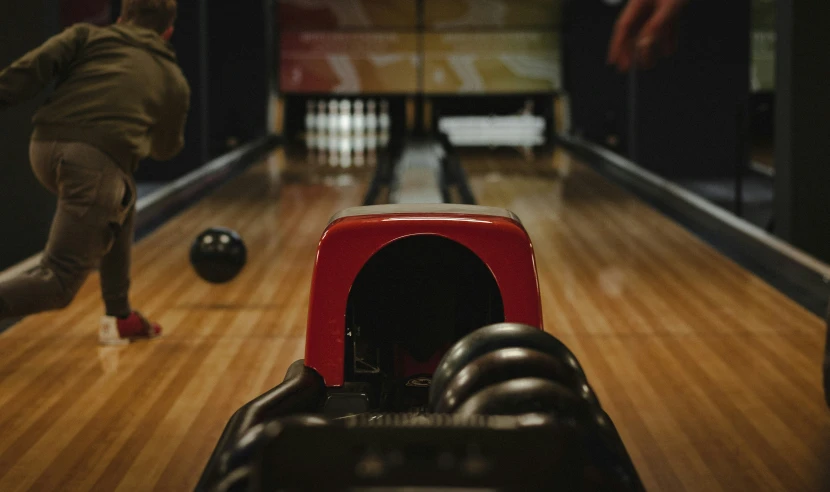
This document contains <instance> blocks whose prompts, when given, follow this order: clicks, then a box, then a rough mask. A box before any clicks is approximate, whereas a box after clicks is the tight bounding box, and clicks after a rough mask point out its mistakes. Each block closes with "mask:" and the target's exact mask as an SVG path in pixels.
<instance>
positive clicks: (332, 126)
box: [328, 100, 340, 133]
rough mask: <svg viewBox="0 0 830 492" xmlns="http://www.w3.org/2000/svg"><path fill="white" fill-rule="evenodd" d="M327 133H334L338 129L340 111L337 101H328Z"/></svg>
mask: <svg viewBox="0 0 830 492" xmlns="http://www.w3.org/2000/svg"><path fill="white" fill-rule="evenodd" d="M328 127H329V133H334V132H336V131H337V129H338V128H339V127H340V111H339V105H338V104H337V101H334V100H332V101H329V122H328Z"/></svg>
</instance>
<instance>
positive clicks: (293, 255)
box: [0, 152, 366, 492]
mask: <svg viewBox="0 0 830 492" xmlns="http://www.w3.org/2000/svg"><path fill="white" fill-rule="evenodd" d="M287 161H288V162H287V163H286V158H285V155H284V154H283V153H282V152H277V153H275V154H273V155H271V156H270V157H269V158H268V159H266V160H264V161H263V162H261V163H259V164H257V165H255V166H253V167H252V168H251V169H250V170H248V171H247V172H246V173H245V174H244V175H241V176H240V177H238V178H236V179H234V180H232V181H231V182H229V183H228V184H226V185H225V186H224V187H223V188H222V189H220V190H219V191H218V192H216V193H215V194H213V195H212V196H210V197H208V198H206V199H204V200H203V201H201V202H199V203H198V204H196V205H195V206H194V207H192V208H191V209H189V210H187V211H186V212H184V213H182V214H181V215H179V216H177V217H175V218H173V219H172V220H171V221H170V222H168V223H167V224H165V225H164V226H163V227H161V228H160V229H158V230H157V231H155V232H154V233H153V234H152V235H150V236H149V237H147V238H145V239H144V240H142V241H141V242H139V243H138V244H137V246H136V248H135V255H134V265H133V272H134V273H133V274H134V278H133V290H132V302H133V304H134V307H136V308H138V309H140V310H142V311H144V312H145V313H146V314H147V315H148V316H150V317H152V318H155V319H158V320H159V321H160V322H161V323H162V324H163V326H164V328H165V330H166V335H165V336H164V337H163V338H161V339H159V340H155V341H152V342H142V343H136V344H133V345H131V346H129V347H123V348H99V346H98V345H97V327H98V320H99V316H100V314H101V309H102V308H101V302H100V300H99V291H98V277H97V275H96V276H94V277H91V278H90V279H89V280H88V281H87V282H86V284H85V285H84V287H83V289H82V291H81V292H80V294H79V296H78V297H77V299H76V301H75V302H74V303H73V304H72V306H71V307H70V308H68V309H67V310H66V311H62V312H56V313H48V314H42V315H38V316H33V317H30V318H27V319H26V320H24V321H23V322H21V323H20V324H18V325H16V326H14V327H12V328H11V329H10V330H9V331H7V332H5V333H3V334H2V335H0V354H2V357H0V408H2V412H0V436H2V438H0V490H2V491H4V492H12V491H18V490H37V491H48V490H107V491H115V490H119V491H127V490H141V491H146V490H176V491H181V490H192V489H193V487H194V486H195V485H196V482H197V481H198V479H199V476H200V474H201V472H202V469H203V467H204V465H205V463H206V462H207V459H208V457H209V456H210V454H211V453H212V451H213V448H214V446H215V445H216V442H217V439H218V438H219V435H220V434H221V432H222V430H223V428H224V426H225V424H226V423H227V420H228V418H230V416H231V415H232V414H233V412H234V411H235V410H236V409H238V408H239V407H240V406H242V405H243V404H245V403H246V402H248V401H250V400H251V399H252V398H254V397H256V396H258V395H260V394H261V393H262V392H264V391H265V390H267V389H269V388H271V387H273V386H274V385H276V384H278V383H280V382H281V381H282V379H283V376H284V374H285V371H286V369H287V367H288V365H289V364H290V363H291V362H293V361H295V360H297V359H300V358H302V355H303V347H304V336H305V331H304V330H305V322H306V314H307V313H306V310H307V306H308V292H309V288H310V278H311V273H312V268H313V262H314V257H315V251H316V246H317V242H318V240H319V239H320V234H321V233H322V231H323V228H324V227H325V225H326V224H327V221H328V219H329V218H330V217H331V215H333V214H334V213H335V212H337V211H339V210H341V209H343V208H346V207H350V206H355V205H359V204H360V203H361V202H362V199H363V195H364V193H365V188H366V183H365V182H366V180H365V179H363V178H362V177H360V176H358V177H356V178H354V179H351V180H349V179H346V180H345V181H344V179H341V178H342V177H343V176H346V175H347V174H348V173H345V174H344V173H342V172H341V173H339V174H338V175H337V176H335V177H336V178H337V179H334V180H333V181H332V179H329V180H321V181H320V182H319V183H317V184H312V183H307V182H296V183H295V182H287V181H286V182H282V183H281V182H280V178H279V177H280V176H282V175H287V174H290V173H288V171H289V170H291V169H294V170H298V169H301V168H302V166H303V165H304V164H303V162H302V161H301V160H296V159H293V158H291V159H287ZM332 176H334V174H332V175H331V176H329V178H332ZM213 225H224V226H228V227H231V228H233V229H236V230H238V231H239V232H240V233H241V235H242V236H243V237H244V239H245V241H246V244H247V246H248V254H249V263H248V265H247V267H246V268H245V269H244V270H243V272H242V273H241V275H240V276H239V277H238V278H237V279H236V280H235V281H233V282H231V283H229V284H226V285H221V286H213V285H209V284H207V283H205V282H203V281H201V280H200V279H199V278H198V277H196V275H195V274H194V273H193V272H192V269H191V268H190V265H189V262H188V253H189V248H190V244H191V241H192V240H193V238H195V237H196V235H197V233H198V232H199V231H201V230H202V229H204V228H206V227H208V226H213Z"/></svg>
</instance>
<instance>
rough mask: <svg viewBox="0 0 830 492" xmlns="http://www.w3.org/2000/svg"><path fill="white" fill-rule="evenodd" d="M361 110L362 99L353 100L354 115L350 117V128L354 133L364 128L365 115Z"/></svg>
mask: <svg viewBox="0 0 830 492" xmlns="http://www.w3.org/2000/svg"><path fill="white" fill-rule="evenodd" d="M363 111H364V107H363V101H362V100H360V99H358V100H357V101H355V102H354V117H353V118H352V128H353V129H354V132H355V134H356V135H357V134H359V133H362V132H364V131H365V130H366V115H365V114H364V112H363Z"/></svg>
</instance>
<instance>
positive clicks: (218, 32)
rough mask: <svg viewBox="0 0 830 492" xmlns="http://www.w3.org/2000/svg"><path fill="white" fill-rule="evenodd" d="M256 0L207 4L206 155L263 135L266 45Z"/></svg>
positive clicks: (267, 18) (260, 5)
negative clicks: (207, 140) (208, 110)
mask: <svg viewBox="0 0 830 492" xmlns="http://www.w3.org/2000/svg"><path fill="white" fill-rule="evenodd" d="M264 8H265V5H264V4H263V2H261V1H257V0H248V1H245V2H214V3H211V5H210V9H209V10H208V26H209V27H208V32H209V34H210V49H209V51H208V79H209V81H208V86H209V94H210V124H209V132H210V149H209V151H210V155H211V156H212V157H215V156H217V155H221V154H223V153H225V152H227V151H228V150H230V148H229V147H228V145H227V143H228V139H229V138H232V137H233V138H236V139H237V140H238V141H239V142H240V143H244V142H246V141H250V140H253V139H256V138H258V137H260V136H263V135H264V134H265V131H266V127H267V114H268V111H267V110H268V107H267V101H268V84H269V77H268V75H269V73H268V60H269V59H270V58H269V57H270V55H272V54H270V53H267V52H266V50H267V49H274V47H273V46H269V45H268V40H267V37H266V22H268V21H272V18H271V16H270V15H266V14H264V12H263V9H264Z"/></svg>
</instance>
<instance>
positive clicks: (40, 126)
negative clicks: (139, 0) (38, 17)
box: [0, 24, 190, 173]
mask: <svg viewBox="0 0 830 492" xmlns="http://www.w3.org/2000/svg"><path fill="white" fill-rule="evenodd" d="M53 81H54V82H56V87H55V90H54V92H53V93H52V94H51V95H50V96H49V98H48V100H47V101H46V103H45V104H44V105H43V106H42V107H41V108H40V109H39V110H38V112H37V113H36V114H35V116H34V118H33V122H34V125H35V131H34V134H33V135H32V138H33V139H34V140H60V141H81V142H84V143H88V144H90V145H93V146H96V147H98V148H99V149H101V150H103V151H104V152H107V153H108V154H110V156H112V157H113V159H114V160H115V161H116V162H117V163H118V164H119V166H121V167H122V168H123V169H124V170H125V171H127V172H129V173H132V172H134V171H135V169H136V167H137V166H138V161H139V160H141V159H144V158H145V157H152V158H153V159H156V160H168V159H171V158H173V157H174V156H175V155H177V154H178V153H179V152H180V151H181V149H182V147H183V146H184V125H185V121H186V118H187V112H188V110H189V107H190V87H189V86H188V84H187V80H186V79H185V77H184V75H183V74H182V72H181V70H180V68H179V66H178V64H177V59H176V55H175V53H174V51H173V49H172V47H171V46H170V45H169V43H167V42H166V41H165V40H164V39H163V38H162V37H161V36H159V35H158V34H157V33H156V32H155V31H152V30H149V29H144V28H141V27H137V26H132V25H123V24H115V25H111V26H108V27H97V26H94V25H90V24H76V25H74V26H72V27H70V28H67V29H66V30H64V31H63V32H62V33H60V34H58V35H56V36H54V37H52V38H51V39H49V40H48V41H46V42H45V43H44V44H43V45H42V46H40V47H39V48H37V49H35V50H33V51H30V52H29V53H27V54H26V55H24V56H23V57H22V58H20V59H19V60H17V61H16V62H14V63H13V64H12V65H11V66H9V67H8V68H6V69H5V70H3V71H2V72H0V110H2V109H4V108H6V107H8V106H11V105H13V104H16V103H18V102H21V101H24V100H28V99H31V98H33V97H35V96H36V95H37V94H38V93H39V92H40V91H41V90H43V89H44V88H46V87H47V86H48V85H49V84H51V83H52V82H53Z"/></svg>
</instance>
